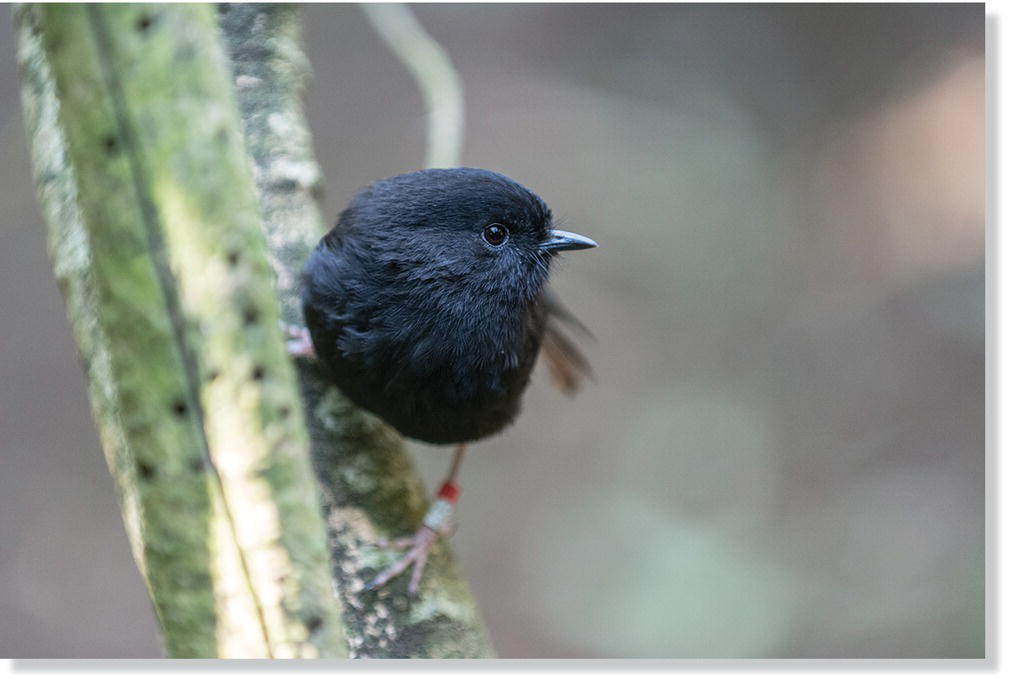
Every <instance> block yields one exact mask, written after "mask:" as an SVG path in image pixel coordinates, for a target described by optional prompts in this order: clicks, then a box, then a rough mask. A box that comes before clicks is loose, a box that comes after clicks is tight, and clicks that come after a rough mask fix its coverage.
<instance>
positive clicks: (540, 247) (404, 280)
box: [339, 168, 596, 305]
mask: <svg viewBox="0 0 1013 683" xmlns="http://www.w3.org/2000/svg"><path fill="white" fill-rule="evenodd" d="M342 222H343V223H344V224H345V230H344V231H343V234H342V236H341V237H340V238H339V239H343V240H349V241H350V243H349V244H346V247H351V248H353V249H354V250H355V251H357V252H358V255H359V257H360V258H361V259H362V260H363V261H364V262H369V263H370V270H372V271H373V273H374V276H375V277H376V278H378V279H379V280H381V281H382V283H383V284H384V285H386V286H393V287H395V288H396V289H399V290H402V291H404V292H405V293H410V292H415V293H417V294H416V295H418V296H425V295H427V292H429V289H430V288H429V287H427V283H431V284H432V292H431V293H432V295H433V296H438V297H441V298H442V297H451V298H454V299H456V300H457V301H460V302H461V303H462V304H463V302H464V301H465V300H467V299H469V298H471V297H472V296H483V297H489V298H491V299H493V300H499V301H505V302H506V301H519V300H526V301H533V300H534V299H535V297H537V296H538V295H539V294H540V292H541V290H542V288H543V286H544V284H545V280H546V278H547V276H548V271H549V265H550V263H551V261H552V257H553V255H555V254H557V253H558V252H560V251H565V250H572V249H587V248H590V247H594V246H596V244H595V242H594V241H592V240H590V239H588V238H586V237H583V236H581V235H577V234H574V233H570V232H566V231H563V230H557V229H555V228H554V227H553V224H552V212H551V211H550V210H549V208H548V207H547V206H546V205H545V202H543V201H542V200H541V198H539V197H538V195H536V194H535V193H533V192H531V191H530V190H528V189H527V188H525V187H524V186H522V185H520V184H519V183H517V182H515V181H513V180H511V179H510V178H507V177H506V176H503V175H500V174H499V173H494V172H492V171H486V170H482V169H474V168H453V169H429V170H425V171H417V172H414V173H407V174H404V175H399V176H394V177H392V178H387V179H385V180H381V181H378V182H376V183H373V184H372V185H370V186H369V187H368V188H366V189H365V190H363V191H362V192H360V193H359V194H358V195H357V196H356V197H355V199H354V200H353V201H352V203H351V205H350V206H349V208H348V210H347V211H346V213H345V214H344V215H343V216H342ZM437 285H438V286H437ZM461 295H464V296H463V298H462V296H461ZM449 303H450V304H451V305H453V304H454V301H451V302H449Z"/></svg>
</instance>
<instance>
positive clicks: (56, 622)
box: [0, 4, 986, 657]
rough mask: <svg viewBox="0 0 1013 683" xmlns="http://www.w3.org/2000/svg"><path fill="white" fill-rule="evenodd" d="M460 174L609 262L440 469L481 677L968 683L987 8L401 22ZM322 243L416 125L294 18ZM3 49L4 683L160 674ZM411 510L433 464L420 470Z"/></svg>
mask: <svg viewBox="0 0 1013 683" xmlns="http://www.w3.org/2000/svg"><path fill="white" fill-rule="evenodd" d="M415 10H416V13H417V15H418V17H419V18H420V20H421V22H422V23H423V25H424V26H425V27H426V28H427V29H428V30H429V31H430V32H431V33H432V35H433V36H434V37H435V38H436V39H437V40H438V41H439V42H440V43H441V44H442V45H443V46H444V47H445V49H446V51H447V52H448V54H449V56H450V58H451V59H452V60H453V62H454V63H455V65H456V66H457V68H458V69H459V70H460V73H461V77H462V79H463V83H464V90H465V99H466V107H467V131H466V137H465V148H464V163H465V164H466V165H470V166H479V167H486V168H490V169H494V170H497V171H501V172H503V173H505V174H507V175H509V176H511V177H513V178H515V179H517V180H519V181H520V182H522V183H524V184H525V185H527V186H529V187H531V188H532V189H534V190H535V191H536V192H538V193H539V194H540V195H541V196H542V197H543V198H544V199H545V200H546V201H547V202H548V203H549V205H550V206H551V207H552V208H553V211H554V213H555V214H556V215H557V216H558V217H561V218H562V227H564V228H569V229H572V230H576V231H579V232H581V233H584V234H586V235H589V236H591V237H593V238H595V239H596V240H598V242H599V243H600V244H601V248H599V249H596V250H593V251H590V252H581V253H580V254H579V255H575V256H572V257H570V258H566V259H564V260H563V261H562V263H561V264H560V266H559V267H558V268H557V270H556V274H555V276H554V284H555V285H556V287H557V291H559V293H560V294H561V295H562V297H563V298H564V300H565V301H566V302H567V303H568V304H569V306H570V307H571V308H572V309H573V311H574V312H575V313H576V314H577V315H578V316H579V317H580V318H581V319H582V320H583V321H584V322H585V323H586V324H587V325H588V327H589V328H591V329H592V330H593V332H594V335H595V340H594V341H587V342H586V345H585V348H586V350H587V354H588V355H589V357H590V358H591V360H592V362H593V364H594V367H595V372H596V376H597V381H596V382H595V383H594V384H592V385H590V386H589V387H588V388H587V389H586V390H585V391H584V392H583V393H582V394H581V395H579V396H578V397H576V398H575V399H573V400H569V399H566V398H565V397H563V396H561V395H559V394H557V393H556V392H555V391H554V390H553V389H552V387H551V386H550V385H549V383H548V381H547V378H546V373H545V371H544V369H542V370H539V371H536V374H537V376H536V380H535V382H534V383H533V385H532V387H531V389H530V390H529V393H528V394H527V397H526V403H525V406H526V409H525V411H524V413H523V415H522V416H521V418H520V419H519V420H518V421H517V423H516V425H515V426H514V427H513V428H511V429H510V430H508V431H506V432H504V433H502V434H501V435H499V436H497V437H496V438H494V439H492V440H489V441H486V442H482V443H481V444H479V445H477V446H475V447H474V448H473V449H472V450H471V451H470V455H469V458H468V460H467V461H466V463H465V467H464V470H463V477H462V485H463V490H464V495H463V496H462V500H461V503H460V519H461V522H460V526H459V529H458V532H457V533H456V535H455V536H454V538H453V546H454V549H455V552H456V554H457V556H458V558H459V560H460V562H461V565H462V567H463V570H464V573H465V574H466V576H467V577H468V578H469V580H470V582H471V584H472V586H473V588H474V590H475V592H476V594H477V597H478V601H479V604H480V605H481V608H482V611H483V613H484V615H485V618H486V620H487V622H488V624H489V627H490V630H491V632H492V637H493V641H494V643H495V645H496V647H497V649H498V651H499V653H500V655H501V656H503V657H982V656H984V647H985V645H984V644H985V589H984V586H985V581H984V578H985V540H986V539H985V185H986V158H985V149H986V148H985V82H986V80H985V65H984V49H985V35H984V34H985V21H984V8H983V6H982V5H945V4H943V5H937V4H933V5H911V4H905V5H868V4H862V5H824V6H820V5H585V6H580V5H484V6H478V5H424V6H415ZM304 13H305V22H306V23H305V38H306V47H307V51H308V54H309V58H310V60H311V62H312V64H313V68H314V72H315V77H314V80H313V82H312V84H311V87H310V90H309V92H308V93H307V111H308V115H309V119H310V124H311V128H312V130H313V134H314V137H315V143H316V150H317V155H318V159H319V161H320V163H321V165H322V167H323V169H324V174H325V176H326V180H327V183H326V187H327V192H326V195H325V197H324V199H323V208H324V212H325V215H326V216H328V217H329V218H333V217H334V216H336V215H337V213H338V212H339V211H340V210H341V209H342V208H343V207H344V205H345V204H346V202H347V201H348V199H349V198H350V197H351V196H352V195H353V194H354V193H355V191H356V190H357V189H359V188H360V187H362V186H363V185H365V184H367V183H368V182H370V181H371V180H374V179H376V178H380V177H384V176H388V175H392V174H396V173H401V172H405V171H409V170H413V169H416V168H418V167H420V166H421V165H422V164H423V160H424V157H425V149H424V147H425V131H426V116H425V114H426V112H425V110H424V106H423V102H422V97H421V95H420V94H419V92H418V90H417V88H416V86H415V84H414V82H413V80H412V79H411V77H410V75H409V74H408V73H407V71H406V70H405V69H404V68H403V66H402V65H401V64H400V63H399V62H398V61H397V59H396V58H395V57H394V56H393V55H392V54H391V53H390V52H389V51H388V50H387V48H386V47H385V46H384V44H383V43H382V42H381V41H380V40H379V39H378V38H377V36H376V34H375V33H374V32H373V31H372V29H371V28H370V25H369V24H368V22H367V21H366V19H365V18H364V16H363V14H362V12H361V11H360V10H359V8H357V7H355V6H349V5H341V6H326V5H313V6H308V7H306V8H305V9H304ZM3 15H4V17H5V21H4V24H5V25H4V26H3V28H2V29H0V155H2V157H3V159H4V163H3V164H0V292H2V294H0V307H2V315H0V320H2V323H0V324H2V331H3V333H2V335H0V656H7V657H11V656H17V657H40V656H41V657H71V656H73V657H139V656H159V655H160V654H161V649H160V645H159V642H158V637H157V631H156V628H155V624H154V618H153V615H152V611H151V608H150V605H149V603H148V600H147V596H146V593H145V591H144V588H143V584H142V582H141V580H140V577H139V575H138V573H137V570H136V568H135V566H134V564H133V560H132V558H131V556H130V553H129V550H128V547H127V542H126V536H125V534H124V532H123V529H122V524H121V521H120V517H119V512H118V509H117V506H116V503H115V495H114V491H113V485H112V482H111V480H110V478H109V476H108V473H107V471H106V468H105V463H104V461H103V458H102V455H101V452H100V449H99V442H98V438H97V436H96V433H95V428H94V426H93V424H92V422H91V418H90V413H89V408H88V402H87V396H86V391H85V383H84V379H83V375H82V372H81V370H80V368H79V366H78V363H77V355H76V349H75V346H74V343H73V341H72V340H71V336H70V331H69V326H68V324H67V323H66V321H65V317H64V310H63V304H62V300H61V297H60V294H59V292H58V290H57V288H56V285H55V283H54V281H53V278H52V273H51V271H50V268H49V265H48V262H47V257H46V251H45V242H44V228H43V224H42V220H41V218H40V215H39V211H38V209H37V207H36V204H35V199H34V194H33V188H32V184H31V180H30V171H29V165H28V155H27V147H26V142H25V136H24V129H23V125H22V122H21V118H20V103H19V99H18V88H17V74H16V65H15V41H14V33H13V30H12V28H11V21H10V18H9V17H10V14H9V10H7V9H5V10H4V11H3ZM412 448H413V452H414V454H415V456H416V460H417V462H418V465H419V467H420V469H421V470H422V471H423V472H424V474H425V476H426V477H427V480H428V481H429V483H430V484H432V485H434V486H435V484H436V482H438V481H439V479H440V478H441V477H442V475H443V474H444V472H445V468H446V467H447V465H448V463H449V458H450V452H449V450H447V449H436V448H430V447H424V446H421V445H413V446H412Z"/></svg>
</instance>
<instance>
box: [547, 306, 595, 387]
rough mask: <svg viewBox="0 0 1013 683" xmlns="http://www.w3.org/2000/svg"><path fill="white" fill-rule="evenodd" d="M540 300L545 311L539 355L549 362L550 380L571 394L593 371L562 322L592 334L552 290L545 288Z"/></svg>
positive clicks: (586, 334) (588, 334) (591, 376)
mask: <svg viewBox="0 0 1013 683" xmlns="http://www.w3.org/2000/svg"><path fill="white" fill-rule="evenodd" d="M542 300H543V303H544V305H545V309H546V313H547V315H546V319H545V336H544V337H543V339H542V358H543V359H544V360H545V362H546V365H547V366H548V369H549V377H550V378H551V379H552V383H553V384H555V385H556V387H557V388H558V389H559V390H560V391H562V392H563V393H564V394H566V395H568V396H572V395H573V394H575V393H576V392H577V390H578V389H580V387H581V385H582V384H583V383H584V381H585V380H588V379H592V378H593V374H592V372H591V364H590V363H589V362H588V360H587V357H586V356H584V354H583V353H581V351H580V349H579V348H577V344H576V343H575V342H574V341H573V340H572V339H571V338H570V337H569V336H568V335H567V333H566V332H565V331H564V324H565V325H569V326H570V327H572V328H573V329H575V330H577V331H579V332H581V333H582V334H584V335H585V336H587V337H592V335H591V332H590V330H588V329H587V327H585V326H584V323H582V322H581V321H580V320H578V319H577V317H576V316H575V315H574V314H573V313H571V312H570V310H569V309H568V308H566V306H564V305H563V302H562V301H560V299H559V297H558V296H556V294H555V293H554V292H552V291H551V290H546V292H545V293H544V294H543V297H542Z"/></svg>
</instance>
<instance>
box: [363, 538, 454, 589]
mask: <svg viewBox="0 0 1013 683" xmlns="http://www.w3.org/2000/svg"><path fill="white" fill-rule="evenodd" d="M440 535H441V534H440V533H439V532H438V531H436V530H434V529H430V528H429V527H427V526H424V525H423V526H421V527H419V530H418V531H417V532H415V535H414V536H409V537H407V538H396V539H393V540H386V539H381V540H378V541H376V545H378V546H379V547H381V548H410V550H409V551H408V552H407V553H405V556H404V557H402V558H401V559H400V560H398V561H397V562H396V563H395V564H393V565H391V566H390V567H388V568H387V569H385V570H384V571H382V572H380V573H379V574H377V575H376V576H374V577H373V579H372V580H370V581H368V582H367V583H366V585H365V586H363V587H362V590H361V592H363V593H365V592H367V591H371V590H373V589H375V588H380V587H381V586H385V585H387V584H388V583H390V581H391V580H392V579H394V578H396V577H397V576H400V575H401V574H402V573H404V571H405V570H406V569H408V567H411V568H412V573H411V578H410V579H409V580H408V594H409V595H415V593H416V592H418V589H419V583H421V582H422V572H423V571H424V570H425V568H426V562H427V561H428V560H429V553H430V552H432V548H433V544H434V543H435V542H436V539H437V538H439V537H440Z"/></svg>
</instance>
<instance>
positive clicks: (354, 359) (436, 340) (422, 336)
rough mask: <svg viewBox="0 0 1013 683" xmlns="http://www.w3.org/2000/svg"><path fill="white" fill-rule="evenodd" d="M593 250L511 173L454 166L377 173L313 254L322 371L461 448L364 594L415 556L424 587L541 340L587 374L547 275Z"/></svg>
mask: <svg viewBox="0 0 1013 683" xmlns="http://www.w3.org/2000/svg"><path fill="white" fill-rule="evenodd" d="M594 246H597V245H596V244H595V242H594V241H592V240H590V239H588V238H586V237H583V236H581V235H577V234H574V233H570V232H566V231H563V230H557V229H555V228H554V227H553V224H552V213H551V211H550V210H549V208H548V207H547V206H546V205H545V202H543V201H542V200H541V199H540V198H539V197H538V196H537V195H536V194H534V193H533V192H531V191H530V190H528V189H527V188H525V187H523V186H522V185H520V184H518V183H517V182H515V181H513V180H511V179H510V178H507V177H506V176H503V175H500V174H499V173H494V172H492V171H486V170H482V169H475V168H453V169H429V170H425V171H417V172H414V173H407V174H404V175H399V176H395V177H392V178H387V179H385V180H380V181H377V182H375V183H373V184H372V185H370V186H369V187H367V188H366V189H364V190H362V191H361V192H359V194H358V195H356V197H355V198H354V199H353V200H352V202H351V204H350V205H349V206H348V208H347V209H345V211H344V212H342V213H341V216H340V217H339V219H338V222H337V225H336V226H335V227H334V229H333V230H331V231H330V232H329V233H328V234H327V235H326V236H324V238H323V239H322V240H321V241H320V243H319V244H318V245H317V247H316V249H315V250H314V251H313V254H312V255H311V256H310V258H309V261H308V262H307V264H306V267H305V271H304V275H303V313H304V315H305V319H306V325H307V327H308V330H309V335H310V337H311V338H312V350H313V351H315V356H316V358H317V360H318V362H319V364H320V367H321V369H322V371H323V373H324V375H325V376H326V377H327V378H328V379H330V380H331V381H332V382H334V383H335V384H336V385H337V386H338V388H340V389H341V391H342V392H344V394H345V395H346V396H347V397H348V398H349V399H350V400H352V401H353V402H354V403H356V404H357V405H359V406H360V407H362V408H364V409H366V410H368V411H370V412H372V413H375V414H376V415H379V416H380V417H381V418H383V419H384V420H385V421H386V422H387V423H389V424H390V425H392V426H393V427H394V428H395V429H397V430H398V431H399V432H401V433H402V434H403V435H404V436H407V437H411V438H414V439H419V440H421V441H426V442H429V443H434V444H458V447H457V449H456V451H455V457H454V462H453V466H452V467H451V470H450V473H449V475H448V477H447V479H446V481H445V482H444V484H443V486H442V487H441V489H440V492H439V494H438V496H437V499H436V501H435V502H434V503H433V506H432V507H431V508H430V510H429V513H428V514H427V515H426V519H425V522H424V524H423V526H422V528H421V529H420V530H419V532H418V533H417V534H416V535H415V536H414V537H413V538H411V539H402V540H401V541H395V542H392V543H390V544H388V545H392V546H396V547H411V548H412V549H411V551H409V553H408V554H407V555H406V556H405V557H404V558H403V559H402V560H401V561H400V562H398V563H397V564H396V565H394V566H393V567H391V568H390V569H388V570H387V571H385V572H383V573H381V574H380V575H379V576H377V577H376V578H375V579H373V580H372V581H370V582H369V583H368V584H367V585H366V586H365V590H369V589H371V588H374V587H376V586H379V585H382V584H384V583H386V582H387V581H389V580H390V579H391V578H393V577H394V576H397V575H398V574H400V573H401V572H403V571H404V570H405V569H406V568H407V567H408V566H410V565H412V564H414V565H415V567H414V570H413V573H412V578H411V581H410V584H409V592H411V593H414V592H415V591H416V589H417V587H418V583H419V580H420V579H421V576H422V569H423V567H424V565H425V561H426V557H427V554H428V552H429V548H430V546H431V545H432V543H433V541H434V540H435V539H436V538H437V537H438V536H439V535H440V534H445V533H448V532H449V527H450V522H451V515H452V512H453V505H454V502H455V501H456V499H457V494H458V488H457V486H456V482H455V480H456V477H457V471H458V468H459V466H460V464H461V459H462V457H463V454H464V445H465V444H466V443H468V442H471V441H476V440H478V439H482V438H484V437H487V436H490V435H492V434H495V433H496V432H498V431H500V430H501V429H503V428H504V427H506V426H507V425H508V424H510V423H511V422H512V421H513V419H514V418H515V417H516V416H517V414H518V412H519V410H520V405H521V394H522V393H523V391H524V389H525V387H526V386H527V384H528V380H529V378H530V375H531V370H532V367H533V366H534V363H535V359H536V357H537V356H538V354H539V350H540V349H541V350H542V351H543V352H544V355H545V357H546V359H547V360H548V362H549V366H550V371H551V374H552V376H553V378H554V379H555V380H556V383H557V384H558V385H560V386H561V388H563V389H564V390H565V391H567V392H572V391H573V390H574V389H575V388H576V387H577V385H578V384H579V381H580V379H581V378H582V377H583V376H585V375H588V374H589V373H590V368H589V366H588V364H587V362H586V360H585V359H584V357H583V356H582V355H581V354H580V352H579V351H578V350H577V348H576V346H575V345H574V344H573V343H572V342H571V341H570V340H569V339H567V337H566V336H565V335H564V334H563V331H562V329H561V326H560V323H562V322H569V323H570V324H572V325H575V326H577V327H578V328H582V326H581V325H580V323H579V322H578V321H577V320H576V319H575V318H574V317H573V316H572V315H570V314H569V313H568V312H567V311H566V309H565V308H563V307H562V305H561V304H560V303H559V301H558V299H557V298H556V297H554V296H553V295H552V294H551V293H550V292H549V291H548V290H547V289H546V280H547V279H548V276H549V269H550V265H551V263H552V258H553V256H554V255H555V254H556V253H558V252H560V251H565V250H571V249H587V248H590V247H594ZM304 348H305V349H306V350H307V351H309V346H308V344H305V345H304Z"/></svg>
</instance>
